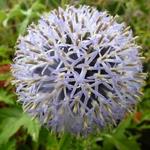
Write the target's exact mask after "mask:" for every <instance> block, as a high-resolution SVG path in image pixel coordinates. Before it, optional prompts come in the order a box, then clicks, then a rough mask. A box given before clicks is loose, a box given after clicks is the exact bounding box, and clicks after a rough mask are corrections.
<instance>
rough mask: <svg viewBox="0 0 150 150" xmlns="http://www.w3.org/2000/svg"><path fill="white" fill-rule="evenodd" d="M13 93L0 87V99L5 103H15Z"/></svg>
mask: <svg viewBox="0 0 150 150" xmlns="http://www.w3.org/2000/svg"><path fill="white" fill-rule="evenodd" d="M14 97H15V95H14V94H12V93H8V92H7V91H6V90H4V89H0V101H2V102H5V103H6V104H15V98H14Z"/></svg>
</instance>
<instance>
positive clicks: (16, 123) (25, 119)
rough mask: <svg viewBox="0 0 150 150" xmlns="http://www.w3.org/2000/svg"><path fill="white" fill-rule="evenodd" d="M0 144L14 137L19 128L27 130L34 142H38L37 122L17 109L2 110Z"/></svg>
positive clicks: (38, 128) (38, 127) (0, 112)
mask: <svg viewBox="0 0 150 150" xmlns="http://www.w3.org/2000/svg"><path fill="white" fill-rule="evenodd" d="M0 119H1V120H2V122H1V124H0V131H1V132H0V139H1V140H0V144H2V143H6V142H8V140H9V138H10V137H11V136H12V135H14V134H15V133H16V132H17V131H18V129H19V128H20V127H22V126H23V127H24V128H26V129H27V132H28V133H29V134H30V135H31V136H32V138H33V140H34V141H37V140H38V135H39V130H40V125H39V124H38V122H37V121H35V120H31V118H30V117H29V116H28V115H27V114H25V113H23V112H22V110H21V109H18V108H4V109H1V110H0Z"/></svg>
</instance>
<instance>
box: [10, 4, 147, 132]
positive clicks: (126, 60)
mask: <svg viewBox="0 0 150 150" xmlns="http://www.w3.org/2000/svg"><path fill="white" fill-rule="evenodd" d="M139 48H140V47H139V46H138V45H136V44H135V38H134V37H133V35H132V31H131V30H130V29H129V28H128V27H126V26H125V24H124V23H117V21H116V17H112V16H110V15H109V14H108V13H107V12H99V11H98V10H96V9H95V8H92V7H88V6H80V7H79V8H75V7H74V6H68V7H67V8H66V9H65V10H63V9H62V8H58V10H53V11H51V12H50V13H48V14H46V15H44V16H42V17H41V19H40V20H39V22H38V24H37V25H35V24H31V25H30V26H29V27H28V33H27V34H26V35H25V36H20V37H19V38H18V42H17V46H16V49H17V50H16V56H15V58H14V64H13V65H12V72H13V76H14V77H15V81H14V83H15V84H16V92H17V94H18V97H19V101H20V102H21V103H22V105H23V109H24V110H25V111H27V112H28V113H29V114H31V116H33V117H37V118H38V119H39V120H40V122H41V123H42V124H44V125H46V126H47V127H50V128H52V129H54V130H56V131H58V132H60V131H67V132H72V133H77V134H78V133H81V134H87V133H89V132H91V131H92V130H93V129H95V128H98V129H102V128H104V127H107V126H113V125H116V124H117V123H118V122H119V121H120V120H122V119H123V118H124V116H125V115H126V114H127V113H128V112H132V111H133V110H134V107H135V105H136V104H137V100H138V97H139V96H140V95H141V93H140V88H141V86H142V84H143V79H144V74H143V73H142V64H141V60H140V56H139Z"/></svg>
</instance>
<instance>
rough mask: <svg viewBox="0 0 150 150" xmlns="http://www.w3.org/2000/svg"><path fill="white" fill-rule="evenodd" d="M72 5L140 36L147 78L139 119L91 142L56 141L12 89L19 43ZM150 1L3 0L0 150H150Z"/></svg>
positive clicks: (133, 117)
mask: <svg viewBox="0 0 150 150" xmlns="http://www.w3.org/2000/svg"><path fill="white" fill-rule="evenodd" d="M66 4H75V5H80V4H88V5H91V6H95V7H97V9H98V10H107V11H108V12H109V13H110V14H111V15H116V14H118V15H119V16H120V17H119V19H120V20H121V21H125V22H126V23H127V24H128V25H130V26H131V27H132V29H133V31H134V35H138V36H139V39H138V40H137V43H138V44H139V45H141V46H142V47H143V50H142V53H143V56H145V59H144V60H143V65H144V72H147V73H148V75H147V79H146V84H145V86H144V87H143V89H142V91H143V93H144V94H143V97H141V102H140V103H139V105H138V106H137V109H136V111H135V113H134V114H133V115H130V116H128V117H127V118H126V119H124V120H123V121H122V122H121V123H120V124H119V126H118V127H117V128H115V129H113V130H112V131H110V132H104V131H103V132H101V133H98V134H97V135H90V136H88V137H87V138H84V137H75V136H73V135H69V134H63V135H61V134H60V135H56V134H55V133H52V132H50V131H48V130H47V129H45V128H43V127H41V126H40V125H39V123H38V122H37V121H36V120H31V118H30V117H29V116H28V115H27V114H26V113H23V111H22V108H21V106H20V104H18V103H17V101H16V100H17V97H16V95H15V89H14V87H13V86H12V85H11V80H12V76H11V73H10V64H11V63H12V58H13V55H14V51H15V49H14V46H15V42H16V39H17V37H18V36H19V35H20V34H23V33H24V32H25V31H26V28H27V26H28V25H29V24H30V23H31V22H33V21H35V22H36V21H37V20H38V19H39V16H40V15H41V14H42V13H43V12H49V11H50V10H52V9H54V8H57V7H58V6H61V7H65V5H66ZM149 72H150V0H0V150H132V149H133V150H140V149H142V150H150V100H149V99H150V75H149Z"/></svg>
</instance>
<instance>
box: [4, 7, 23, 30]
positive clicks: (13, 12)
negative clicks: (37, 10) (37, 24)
mask: <svg viewBox="0 0 150 150" xmlns="http://www.w3.org/2000/svg"><path fill="white" fill-rule="evenodd" d="M21 15H22V11H21V7H20V4H17V5H15V7H14V8H12V9H11V10H10V12H9V13H8V14H7V17H6V19H5V20H4V21H3V25H4V27H6V26H7V23H8V21H9V20H10V19H12V18H14V17H16V16H17V17H19V16H21Z"/></svg>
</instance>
